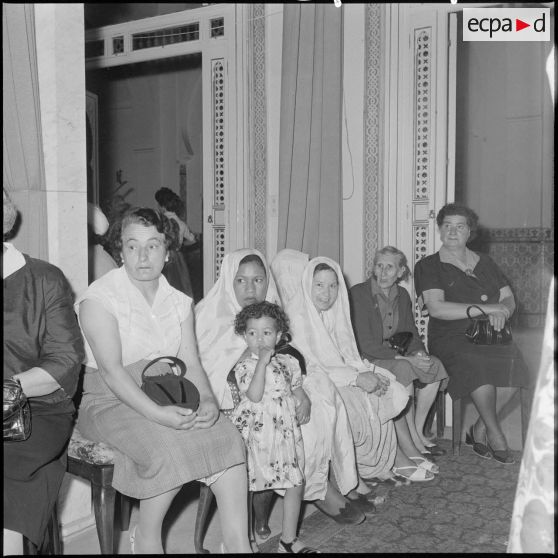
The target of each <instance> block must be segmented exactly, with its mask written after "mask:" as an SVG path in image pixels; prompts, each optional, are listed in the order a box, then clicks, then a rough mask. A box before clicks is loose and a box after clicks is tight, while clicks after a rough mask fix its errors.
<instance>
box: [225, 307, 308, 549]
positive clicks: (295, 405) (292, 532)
mask: <svg viewBox="0 0 558 558" xmlns="http://www.w3.org/2000/svg"><path fill="white" fill-rule="evenodd" d="M288 329H289V322H288V318H287V316H286V314H285V313H284V312H283V310H281V308H280V307H279V306H277V305H276V304H272V303H270V302H266V301H264V302H259V303H257V304H251V305H249V306H246V307H245V308H243V309H242V311H241V312H239V313H238V314H237V316H236V318H235V332H236V333H237V334H238V335H242V336H243V337H244V339H245V340H246V344H247V345H248V348H247V349H246V351H245V353H244V358H242V359H241V360H240V361H239V362H238V363H237V364H236V366H235V376H236V381H237V383H238V388H239V391H240V397H241V400H240V403H239V404H238V406H237V407H236V409H235V410H234V413H233V416H232V420H233V422H234V424H235V425H236V426H237V428H238V429H239V430H240V433H241V434H242V437H243V438H244V441H245V442H246V447H247V452H248V489H249V490H250V491H252V492H258V491H260V490H281V489H284V490H285V495H284V501H283V532H282V535H281V538H280V540H279V548H278V552H286V553H294V554H298V553H317V552H318V551H317V550H316V549H313V548H310V547H308V546H305V545H304V544H303V543H302V542H301V541H300V540H299V539H297V537H296V529H297V524H298V518H299V515H300V505H301V502H302V495H303V492H304V475H303V473H302V471H303V469H304V446H303V443H302V434H301V432H300V427H299V425H300V424H305V423H306V422H308V421H309V420H310V400H309V399H308V396H307V395H306V393H304V390H303V389H302V377H301V371H300V365H299V363H298V361H297V360H296V359H295V358H294V357H292V356H291V355H288V354H280V353H276V352H275V347H276V345H277V344H278V343H279V341H280V340H281V338H282V337H283V336H284V335H287V334H288Z"/></svg>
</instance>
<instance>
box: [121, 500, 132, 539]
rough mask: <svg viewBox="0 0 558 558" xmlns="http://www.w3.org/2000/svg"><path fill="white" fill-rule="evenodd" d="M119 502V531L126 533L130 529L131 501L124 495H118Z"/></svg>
mask: <svg viewBox="0 0 558 558" xmlns="http://www.w3.org/2000/svg"><path fill="white" fill-rule="evenodd" d="M118 500H119V502H120V530H121V531H128V529H130V517H131V515H132V501H131V500H130V498H129V497H128V496H124V494H120V493H119V494H118Z"/></svg>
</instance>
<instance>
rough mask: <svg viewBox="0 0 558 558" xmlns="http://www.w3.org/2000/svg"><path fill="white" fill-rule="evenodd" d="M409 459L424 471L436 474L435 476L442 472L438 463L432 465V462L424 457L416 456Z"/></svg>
mask: <svg viewBox="0 0 558 558" xmlns="http://www.w3.org/2000/svg"><path fill="white" fill-rule="evenodd" d="M409 459H411V460H412V461H414V462H415V463H416V464H417V465H418V466H419V467H421V468H422V469H426V470H427V471H430V472H431V473H434V474H435V475H437V474H438V473H439V472H440V467H438V465H436V463H432V461H429V460H428V459H425V458H424V457H420V456H418V455H417V456H414V457H409Z"/></svg>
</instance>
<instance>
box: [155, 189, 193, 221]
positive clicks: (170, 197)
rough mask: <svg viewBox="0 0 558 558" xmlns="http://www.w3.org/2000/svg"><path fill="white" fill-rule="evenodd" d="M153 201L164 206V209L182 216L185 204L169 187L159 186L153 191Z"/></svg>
mask: <svg viewBox="0 0 558 558" xmlns="http://www.w3.org/2000/svg"><path fill="white" fill-rule="evenodd" d="M155 201H156V202H157V203H158V204H159V205H160V206H161V207H164V208H165V210H166V211H172V212H173V213H176V214H177V215H178V216H179V217H183V216H184V211H185V209H186V206H185V204H184V202H183V201H182V199H181V198H180V196H179V195H178V194H176V193H175V192H173V191H172V190H171V189H170V188H165V187H163V188H159V190H157V191H156V192H155Z"/></svg>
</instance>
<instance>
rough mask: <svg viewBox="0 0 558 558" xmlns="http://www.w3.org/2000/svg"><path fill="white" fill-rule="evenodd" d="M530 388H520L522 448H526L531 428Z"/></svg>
mask: <svg viewBox="0 0 558 558" xmlns="http://www.w3.org/2000/svg"><path fill="white" fill-rule="evenodd" d="M530 396H531V394H530V392H529V389H528V388H519V406H520V408H521V449H524V448H525V440H526V439H527V429H528V428H529V418H530V415H531V412H530V411H531V409H530V407H531V405H530V403H531V399H530Z"/></svg>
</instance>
